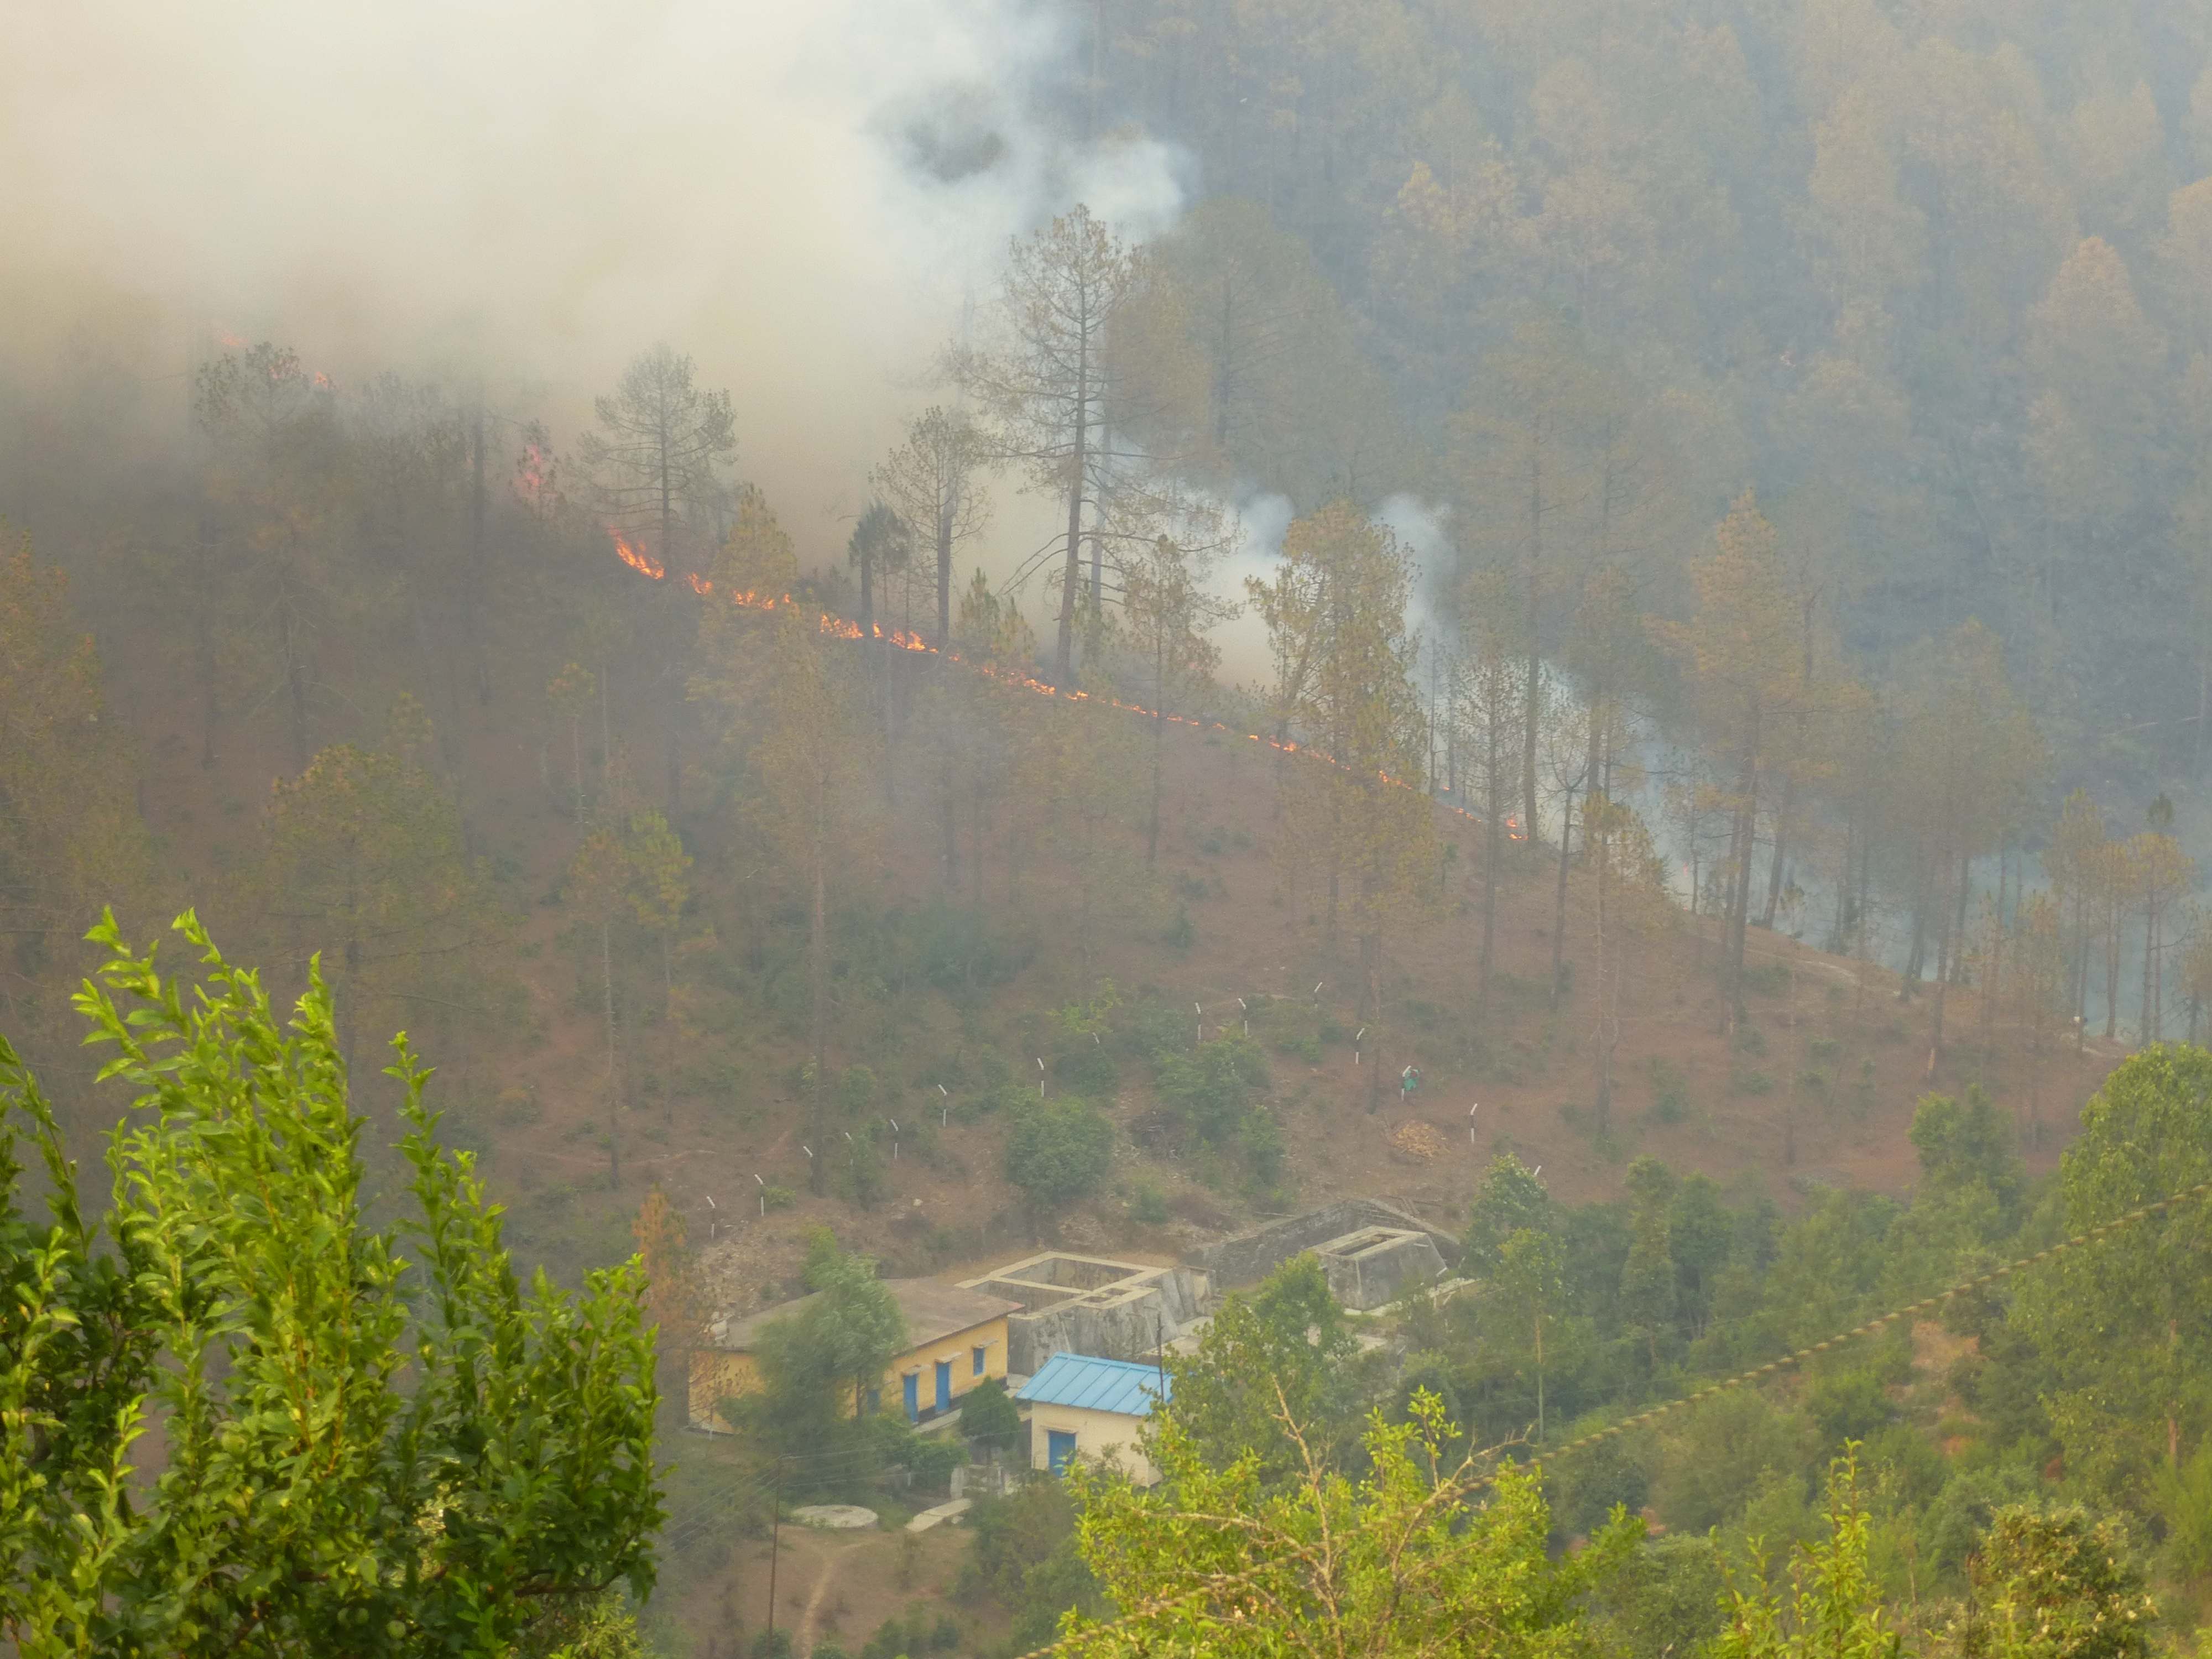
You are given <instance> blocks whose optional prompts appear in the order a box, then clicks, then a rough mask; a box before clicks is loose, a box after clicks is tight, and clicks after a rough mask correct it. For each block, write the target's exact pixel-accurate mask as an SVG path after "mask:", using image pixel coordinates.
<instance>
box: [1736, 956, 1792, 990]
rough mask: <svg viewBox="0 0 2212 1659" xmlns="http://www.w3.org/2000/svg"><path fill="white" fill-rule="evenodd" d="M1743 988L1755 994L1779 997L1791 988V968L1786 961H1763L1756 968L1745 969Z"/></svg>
mask: <svg viewBox="0 0 2212 1659" xmlns="http://www.w3.org/2000/svg"><path fill="white" fill-rule="evenodd" d="M1743 988H1744V989H1745V990H1747V991H1749V992H1750V993H1752V994H1753V995H1754V996H1762V997H1778V996H1780V995H1781V994H1783V993H1784V991H1786V990H1788V989H1789V988H1790V968H1789V964H1788V963H1780V962H1766V963H1760V964H1759V966H1758V967H1756V968H1747V969H1744V970H1743Z"/></svg>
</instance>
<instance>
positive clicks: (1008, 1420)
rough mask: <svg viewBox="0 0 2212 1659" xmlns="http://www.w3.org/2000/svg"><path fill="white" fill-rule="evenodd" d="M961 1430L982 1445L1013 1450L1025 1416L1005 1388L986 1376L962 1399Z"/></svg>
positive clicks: (1000, 1383)
mask: <svg viewBox="0 0 2212 1659" xmlns="http://www.w3.org/2000/svg"><path fill="white" fill-rule="evenodd" d="M960 1431H961V1432H962V1433H963V1434H964V1435H965V1436H967V1437H968V1438H969V1439H970V1440H972V1441H975V1443H978V1444H979V1445H984V1446H994V1447H997V1448H998V1449H1000V1450H1010V1449H1012V1447H1013V1445H1014V1444H1015V1443H1016V1442H1017V1441H1018V1440H1019V1439H1020V1438H1021V1434H1022V1414H1021V1412H1020V1411H1019V1410H1018V1408H1017V1407H1015V1405H1014V1402H1013V1400H1012V1396H1010V1395H1008V1394H1007V1393H1006V1384H1005V1383H1002V1382H1001V1381H1000V1380H999V1378H997V1377H995V1376H987V1377H985V1378H984V1379H983V1380H982V1381H981V1383H977V1384H976V1385H975V1387H974V1388H972V1389H969V1390H968V1392H967V1393H965V1394H963V1395H961V1396H960Z"/></svg>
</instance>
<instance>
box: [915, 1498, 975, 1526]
mask: <svg viewBox="0 0 2212 1659" xmlns="http://www.w3.org/2000/svg"><path fill="white" fill-rule="evenodd" d="M973 1508H975V1501H974V1500H973V1499H972V1498H954V1499H953V1500H952V1501H951V1503H950V1504H939V1505H938V1506H937V1507H936V1508H935V1509H933V1510H923V1511H922V1512H921V1514H920V1515H917V1516H915V1517H914V1519H913V1520H911V1521H909V1522H907V1523H906V1529H907V1530H908V1532H927V1531H928V1530H930V1528H933V1527H941V1526H943V1525H945V1523H946V1522H952V1523H954V1524H956V1525H957V1523H958V1522H959V1520H960V1517H961V1516H963V1515H965V1514H967V1513H968V1511H969V1510H971V1509H973Z"/></svg>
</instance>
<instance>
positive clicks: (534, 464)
mask: <svg viewBox="0 0 2212 1659" xmlns="http://www.w3.org/2000/svg"><path fill="white" fill-rule="evenodd" d="M548 471H550V468H549V467H548V465H547V463H546V459H545V452H544V450H543V449H541V448H539V447H538V446H537V445H536V444H531V443H526V444H525V445H523V447H522V460H521V464H520V465H518V466H517V467H516V468H515V469H514V493H515V494H516V495H520V497H522V499H523V500H524V501H536V500H537V499H538V497H539V496H540V495H544V493H545V477H546V474H547V472H548ZM615 540H616V544H617V546H619V545H620V544H621V540H622V538H620V537H617V538H615Z"/></svg>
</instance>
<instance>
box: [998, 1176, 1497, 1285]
mask: <svg viewBox="0 0 2212 1659" xmlns="http://www.w3.org/2000/svg"><path fill="white" fill-rule="evenodd" d="M1308 1251H1310V1252H1312V1253H1313V1255H1316V1256H1317V1257H1319V1258H1320V1261H1321V1265H1322V1272H1323V1273H1326V1274H1327V1275H1328V1288H1329V1293H1330V1294H1331V1295H1333V1296H1334V1297H1336V1299H1337V1300H1338V1301H1339V1302H1340V1303H1342V1304H1344V1305H1345V1306H1346V1307H1347V1308H1360V1309H1366V1308H1379V1307H1381V1306H1382V1305H1383V1304H1384V1303H1386V1302H1389V1301H1390V1300H1391V1299H1392V1298H1394V1297H1397V1296H1399V1295H1401V1294H1402V1293H1403V1292H1404V1291H1407V1290H1411V1289H1414V1288H1416V1287H1418V1286H1419V1285H1426V1284H1429V1283H1431V1282H1432V1281H1434V1280H1435V1279H1439V1278H1441V1277H1443V1273H1444V1270H1445V1268H1446V1267H1447V1266H1449V1264H1450V1263H1451V1262H1453V1261H1457V1260H1458V1259H1459V1245H1458V1242H1457V1241H1456V1240H1455V1239H1454V1238H1453V1237H1451V1235H1450V1234H1449V1233H1445V1232H1440V1231H1437V1229H1436V1228H1434V1227H1431V1226H1430V1225H1428V1224H1427V1223H1426V1222H1425V1221H1422V1220H1420V1219H1419V1218H1418V1217H1415V1216H1411V1215H1408V1214H1407V1213H1406V1212H1404V1211H1403V1210H1400V1209H1396V1208H1394V1207H1393V1206H1390V1205H1388V1204H1383V1203H1378V1202H1377V1201H1376V1200H1374V1199H1371V1198H1347V1199H1341V1200H1338V1201H1337V1202H1336V1203H1334V1204H1328V1205H1324V1206H1322V1208H1320V1209H1318V1210H1309V1211H1307V1212H1306V1213H1304V1215H1295V1216H1289V1217H1285V1218H1284V1219H1282V1220H1280V1221H1273V1222H1270V1223H1268V1225H1266V1226H1264V1227H1257V1228H1255V1229H1254V1230H1253V1231H1250V1232H1249V1233H1239V1234H1237V1236H1236V1237H1234V1238H1225V1239H1223V1240H1222V1241H1221V1242H1220V1243H1218V1244H1209V1245H1207V1246H1206V1247H1205V1248H1204V1249H1200V1250H1198V1251H1196V1252H1194V1259H1195V1261H1196V1262H1197V1265H1198V1266H1199V1267H1202V1268H1204V1269H1205V1270H1206V1273H1207V1275H1208V1276H1209V1277H1210V1278H1211V1279H1212V1280H1213V1282H1214V1283H1216V1284H1218V1285H1223V1286H1225V1287H1228V1286H1235V1285H1252V1284H1256V1283H1258V1282H1259V1281H1260V1280H1261V1279H1265V1278H1266V1277H1267V1275H1268V1274H1269V1273H1273V1271H1274V1270H1275V1269H1276V1268H1277V1267H1280V1266H1281V1265H1282V1264H1283V1263H1284V1262H1285V1261H1289V1260H1290V1259H1291V1257H1292V1256H1296V1255H1304V1254H1306V1253H1307V1252H1308ZM998 1294H1000V1295H1009V1296H1010V1295H1011V1294H1012V1292H1011V1291H1000V1292H998Z"/></svg>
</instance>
